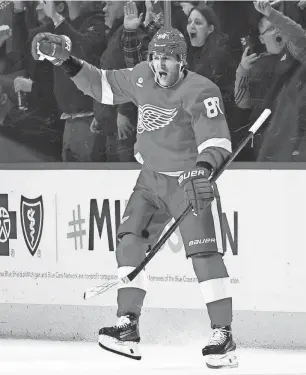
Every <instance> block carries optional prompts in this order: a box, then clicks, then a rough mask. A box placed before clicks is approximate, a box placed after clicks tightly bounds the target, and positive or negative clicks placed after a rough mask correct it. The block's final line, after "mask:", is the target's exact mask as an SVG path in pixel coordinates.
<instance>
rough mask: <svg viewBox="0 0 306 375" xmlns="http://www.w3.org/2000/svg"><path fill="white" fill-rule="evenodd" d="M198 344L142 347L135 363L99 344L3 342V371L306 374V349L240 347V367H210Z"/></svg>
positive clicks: (48, 374)
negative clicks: (140, 354) (138, 359)
mask: <svg viewBox="0 0 306 375" xmlns="http://www.w3.org/2000/svg"><path fill="white" fill-rule="evenodd" d="M202 344H203V343H194V345H192V346H176V347H171V346H160V345H142V347H141V348H142V356H143V358H142V360H141V361H135V360H131V359H129V358H125V357H121V356H118V355H115V354H113V353H109V352H106V351H105V350H102V349H101V348H100V347H99V346H98V345H97V344H96V343H88V342H57V341H34V340H13V339H9V340H0V374H1V375H7V374H8V375H11V374H14V375H15V374H16V375H17V374H18V375H26V374H31V375H38V374H39V375H51V374H52V375H72V374H73V375H81V374H82V375H86V374H88V375H89V374H90V375H97V374H99V375H121V374H122V375H155V374H156V375H172V374H173V375H183V374H184V375H198V374H201V375H205V374H212V373H215V374H216V373H217V374H218V373H220V374H233V375H235V374H244V375H249V374H252V375H255V374H258V375H261V374H269V375H270V374H273V375H276V374H294V375H296V374H299V375H301V374H305V375H306V350H305V351H293V350H292V351H289V350H288V351H285V350H268V349H267V350H264V349H262V350H258V349H239V350H237V354H238V356H239V361H240V366H239V368H237V369H223V370H210V369H208V368H207V367H206V365H205V362H204V358H203V357H202V355H201V346H202Z"/></svg>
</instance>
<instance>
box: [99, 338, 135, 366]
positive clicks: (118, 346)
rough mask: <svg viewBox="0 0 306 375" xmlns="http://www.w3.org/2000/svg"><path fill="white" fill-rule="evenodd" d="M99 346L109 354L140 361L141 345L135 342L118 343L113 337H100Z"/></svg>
mask: <svg viewBox="0 0 306 375" xmlns="http://www.w3.org/2000/svg"><path fill="white" fill-rule="evenodd" d="M99 346H100V347H101V348H102V349H105V350H108V351H109V352H112V353H115V354H119V355H122V356H124V357H128V358H131V359H136V360H138V361H139V360H140V359H141V353H140V349H139V344H138V343H137V342H133V341H124V342H122V341H118V340H116V339H115V338H113V337H109V336H106V335H99Z"/></svg>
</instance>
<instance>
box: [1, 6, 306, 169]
mask: <svg viewBox="0 0 306 375" xmlns="http://www.w3.org/2000/svg"><path fill="white" fill-rule="evenodd" d="M170 6H171V22H172V26H173V27H175V28H177V29H179V30H180V31H181V32H182V33H183V34H184V35H185V38H186V41H187V43H188V58H187V60H188V69H189V70H191V71H195V72H197V73H198V74H200V75H203V76H205V77H207V78H209V79H210V80H211V81H213V82H214V83H216V84H217V85H218V87H219V88H220V90H221V94H222V96H223V101H224V106H225V111H226V112H225V115H226V117H227V121H228V125H229V129H230V132H231V137H232V143H233V147H234V148H235V147H236V146H237V144H238V143H239V142H240V141H241V140H242V139H243V138H244V137H245V135H246V133H247V131H248V128H249V126H250V124H251V123H252V122H253V121H254V120H256V118H257V117H258V116H259V114H260V113H261V112H262V110H263V109H264V108H266V107H269V108H271V109H272V115H271V117H270V119H269V121H268V122H267V124H266V126H265V127H264V128H263V129H262V130H260V132H259V133H258V134H257V135H256V136H254V138H253V140H252V142H250V144H248V145H247V147H246V148H245V149H244V151H243V152H242V153H241V154H240V155H239V156H238V158H237V159H236V160H237V161H273V162H274V161H280V162H292V161H296V162H298V161H306V84H305V83H306V65H305V64H306V31H305V28H306V0H303V1H274V2H272V6H273V7H274V9H275V10H276V11H277V12H273V17H272V16H271V17H265V16H263V14H260V13H259V12H257V11H256V10H255V8H254V5H253V3H252V2H250V1H171V5H170ZM165 7H166V5H165V2H164V1H154V0H153V1H150V0H147V1H135V2H131V1H129V2H126V1H106V2H103V1H52V0H48V1H14V2H11V1H1V2H0V142H1V147H2V148H3V147H4V149H5V142H6V140H9V139H10V140H12V139H13V140H14V141H16V142H18V143H19V144H20V145H26V146H28V147H29V148H31V149H33V150H36V151H37V152H40V154H42V155H45V158H44V157H43V158H42V161H49V160H53V161H64V162H134V161H135V159H134V155H133V146H134V143H135V139H136V128H137V108H136V107H135V105H134V104H133V103H127V104H124V105H118V106H109V105H104V104H100V103H98V102H95V101H93V100H92V99H91V98H90V97H88V96H85V95H84V94H83V93H82V92H81V91H79V90H78V89H77V88H76V86H75V85H74V84H73V82H72V81H71V80H70V79H69V77H68V76H67V75H66V74H65V73H64V72H63V70H62V69H61V68H60V67H56V66H53V65H52V64H51V63H50V62H48V61H46V60H44V61H35V60H34V59H33V58H32V56H31V41H32V39H33V37H34V35H36V34H37V33H38V32H44V31H46V32H52V33H55V34H58V35H66V36H68V37H69V38H70V39H71V40H72V45H73V47H72V48H73V49H72V53H73V55H74V56H77V57H79V58H81V59H84V60H85V61H87V62H89V63H91V64H94V65H95V66H97V67H100V68H102V69H121V68H126V67H128V68H133V67H134V66H135V65H136V64H138V63H139V62H141V61H144V60H146V58H147V48H148V44H149V42H150V40H151V39H152V37H153V35H154V34H155V33H156V31H157V30H158V29H159V28H160V27H161V26H162V25H163V24H164V21H165V16H167V14H165V12H164V10H165ZM304 9H305V10H304ZM59 15H60V16H61V17H59ZM203 126H204V125H203ZM15 150H16V151H15V152H18V148H17V149H15ZM10 152H11V151H10ZM0 155H1V154H0ZM10 157H11V159H10V160H11V161H20V160H18V156H16V155H14V153H12V152H11V155H10ZM2 161H3V160H1V156H0V162H2Z"/></svg>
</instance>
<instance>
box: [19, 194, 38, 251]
mask: <svg viewBox="0 0 306 375" xmlns="http://www.w3.org/2000/svg"><path fill="white" fill-rule="evenodd" d="M20 218H21V227H22V232H23V237H24V239H25V243H26V245H27V248H28V249H29V251H30V253H31V254H32V255H33V256H34V255H35V253H36V251H37V248H38V246H39V243H40V239H41V235H42V230H43V223H44V205H43V200H42V196H40V197H38V198H35V199H29V198H26V197H24V196H23V195H22V196H21V202H20Z"/></svg>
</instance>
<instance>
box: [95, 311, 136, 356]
mask: <svg viewBox="0 0 306 375" xmlns="http://www.w3.org/2000/svg"><path fill="white" fill-rule="evenodd" d="M139 342H140V336H139V321H138V318H137V317H135V316H134V315H132V314H131V315H125V316H121V317H120V318H119V319H118V321H117V323H116V324H115V325H114V326H112V327H104V328H101V329H100V331H99V346H100V347H101V348H103V349H105V350H108V351H110V352H112V353H116V354H119V355H123V356H125V357H129V358H132V359H137V360H140V359H141V354H140V350H139Z"/></svg>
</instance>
